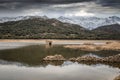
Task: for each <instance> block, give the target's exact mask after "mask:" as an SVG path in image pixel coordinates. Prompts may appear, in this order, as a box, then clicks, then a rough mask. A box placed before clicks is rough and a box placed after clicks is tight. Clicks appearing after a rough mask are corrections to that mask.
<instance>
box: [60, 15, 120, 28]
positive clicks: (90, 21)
mask: <svg viewBox="0 0 120 80" xmlns="http://www.w3.org/2000/svg"><path fill="white" fill-rule="evenodd" d="M58 20H60V21H62V22H67V23H72V24H78V25H81V26H83V27H84V28H87V29H89V30H92V29H95V28H97V27H100V26H105V25H112V24H117V23H119V24H120V17H117V16H111V17H106V18H99V17H69V18H67V17H63V16H61V17H59V18H58Z"/></svg>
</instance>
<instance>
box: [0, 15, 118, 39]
mask: <svg viewBox="0 0 120 80" xmlns="http://www.w3.org/2000/svg"><path fill="white" fill-rule="evenodd" d="M95 19H98V18H95ZM110 19H111V18H110ZM91 20H92V18H91ZM93 20H94V18H93ZM118 20H119V18H118V17H113V18H112V20H111V21H112V22H111V24H110V25H105V26H100V27H97V28H95V29H93V28H92V30H89V29H88V28H87V29H86V27H83V26H80V25H78V24H71V23H65V22H64V21H63V22H62V21H59V20H58V19H55V18H52V19H51V18H48V17H46V16H26V17H23V16H22V17H17V18H4V20H3V18H2V19H1V23H0V38H1V39H120V36H119V35H120V25H119V24H118V23H115V24H113V22H115V21H118ZM81 21H82V20H81ZM93 23H94V22H93Z"/></svg>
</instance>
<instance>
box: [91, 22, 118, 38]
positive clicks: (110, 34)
mask: <svg viewBox="0 0 120 80" xmlns="http://www.w3.org/2000/svg"><path fill="white" fill-rule="evenodd" d="M92 31H93V32H94V33H96V36H98V38H99V39H120V36H119V35H120V25H119V24H113V25H108V26H101V27H98V28H96V29H94V30H92Z"/></svg>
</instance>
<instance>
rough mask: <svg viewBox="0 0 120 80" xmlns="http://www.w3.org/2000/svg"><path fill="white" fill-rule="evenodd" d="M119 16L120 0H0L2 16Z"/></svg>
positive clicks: (0, 13)
mask: <svg viewBox="0 0 120 80" xmlns="http://www.w3.org/2000/svg"><path fill="white" fill-rule="evenodd" d="M71 12H73V14H75V13H76V12H77V15H78V14H79V12H81V13H84V14H87V12H88V14H92V13H93V14H96V13H101V14H102V13H103V14H104V13H106V14H112V15H114V14H119V13H120V0H0V16H1V15H6V14H7V15H24V14H26V15H27V14H33V15H34V14H39V13H40V14H43V15H44V14H49V15H50V16H51V15H52V14H54V15H56V16H57V15H64V14H66V13H71Z"/></svg>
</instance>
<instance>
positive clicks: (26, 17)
mask: <svg viewBox="0 0 120 80" xmlns="http://www.w3.org/2000/svg"><path fill="white" fill-rule="evenodd" d="M32 18H44V19H48V17H47V16H18V17H1V18H0V23H4V22H8V21H19V20H27V19H32Z"/></svg>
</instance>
